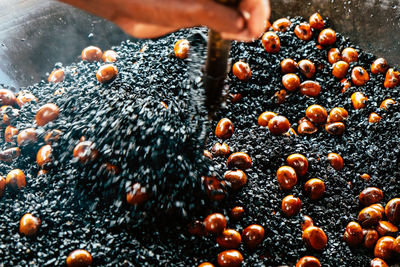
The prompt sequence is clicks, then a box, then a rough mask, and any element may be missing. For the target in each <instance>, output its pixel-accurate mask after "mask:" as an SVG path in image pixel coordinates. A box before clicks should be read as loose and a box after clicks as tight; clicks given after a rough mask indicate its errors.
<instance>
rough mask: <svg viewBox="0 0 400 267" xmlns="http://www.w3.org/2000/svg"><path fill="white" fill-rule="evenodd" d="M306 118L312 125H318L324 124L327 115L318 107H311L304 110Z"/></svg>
mask: <svg viewBox="0 0 400 267" xmlns="http://www.w3.org/2000/svg"><path fill="white" fill-rule="evenodd" d="M306 117H307V118H308V119H309V120H310V121H311V122H313V123H316V124H320V123H324V122H326V119H327V118H328V113H327V112H326V110H325V109H324V108H323V107H322V106H320V105H311V106H309V107H308V108H307V109H306Z"/></svg>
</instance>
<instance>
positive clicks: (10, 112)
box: [0, 105, 19, 125]
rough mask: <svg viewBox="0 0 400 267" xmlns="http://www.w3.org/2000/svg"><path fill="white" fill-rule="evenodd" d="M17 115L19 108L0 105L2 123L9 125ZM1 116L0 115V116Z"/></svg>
mask: <svg viewBox="0 0 400 267" xmlns="http://www.w3.org/2000/svg"><path fill="white" fill-rule="evenodd" d="M18 115H19V109H15V108H13V107H11V106H7V105H5V106H1V107H0V116H3V120H2V121H3V124H5V125H10V124H11V123H12V122H13V121H12V120H14V119H15V118H16V117H18ZM0 118H1V117H0Z"/></svg>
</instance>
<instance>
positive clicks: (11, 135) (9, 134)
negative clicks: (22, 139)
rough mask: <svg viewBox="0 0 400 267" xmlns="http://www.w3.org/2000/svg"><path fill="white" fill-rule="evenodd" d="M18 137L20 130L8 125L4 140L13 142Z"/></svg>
mask: <svg viewBox="0 0 400 267" xmlns="http://www.w3.org/2000/svg"><path fill="white" fill-rule="evenodd" d="M17 135H18V129H17V128H15V127H13V126H11V125H8V126H7V127H6V129H5V130H4V140H5V141H6V142H13V141H14V139H15V136H17Z"/></svg>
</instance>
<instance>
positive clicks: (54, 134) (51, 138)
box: [43, 129, 62, 145]
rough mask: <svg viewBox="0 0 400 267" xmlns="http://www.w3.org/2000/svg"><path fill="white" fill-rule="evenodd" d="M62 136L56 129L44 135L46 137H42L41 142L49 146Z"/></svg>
mask: <svg viewBox="0 0 400 267" xmlns="http://www.w3.org/2000/svg"><path fill="white" fill-rule="evenodd" d="M61 135H62V132H61V131H60V130H58V129H54V130H51V131H49V132H47V133H46V135H45V136H44V137H43V140H44V142H45V143H46V144H48V145H51V144H53V143H55V142H57V141H58V140H59V139H60V137H61Z"/></svg>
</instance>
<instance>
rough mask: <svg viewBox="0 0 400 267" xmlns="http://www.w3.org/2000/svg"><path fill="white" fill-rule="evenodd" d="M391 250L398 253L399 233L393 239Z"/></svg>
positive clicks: (399, 244) (399, 245)
mask: <svg viewBox="0 0 400 267" xmlns="http://www.w3.org/2000/svg"><path fill="white" fill-rule="evenodd" d="M393 251H394V252H395V253H397V254H400V235H399V236H398V237H396V239H395V240H394V241H393Z"/></svg>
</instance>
